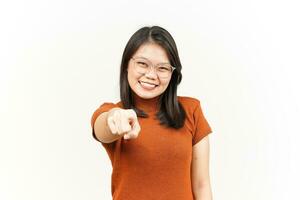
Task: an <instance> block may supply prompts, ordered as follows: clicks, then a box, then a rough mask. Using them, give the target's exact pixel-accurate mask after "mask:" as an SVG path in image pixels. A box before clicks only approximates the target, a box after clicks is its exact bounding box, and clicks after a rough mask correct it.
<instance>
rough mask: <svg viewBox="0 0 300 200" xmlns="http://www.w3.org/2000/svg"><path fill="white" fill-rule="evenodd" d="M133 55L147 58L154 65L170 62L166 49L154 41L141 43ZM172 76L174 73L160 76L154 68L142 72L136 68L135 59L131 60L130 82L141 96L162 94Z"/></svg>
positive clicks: (132, 87)
mask: <svg viewBox="0 0 300 200" xmlns="http://www.w3.org/2000/svg"><path fill="white" fill-rule="evenodd" d="M132 57H134V58H136V57H143V58H146V59H148V60H149V61H150V62H152V64H153V65H154V66H156V65H157V64H158V63H168V62H169V59H168V57H167V54H166V52H165V50H164V49H163V48H162V47H161V46H159V45H158V44H154V43H146V44H144V45H141V46H140V47H139V49H138V50H137V51H136V53H135V54H134V55H133V56H132ZM171 77H172V74H171V75H170V76H169V77H167V78H160V77H159V76H158V75H157V74H156V72H155V70H154V69H153V68H152V69H151V70H149V72H148V73H146V74H140V73H138V72H137V71H136V70H135V69H134V60H133V59H130V60H129V63H128V82H129V85H130V87H131V89H132V90H133V92H134V93H136V94H137V95H138V96H140V97H141V98H144V99H151V98H153V97H156V96H159V95H161V94H162V93H163V92H164V91H165V90H166V89H167V87H168V85H169V82H170V80H171ZM147 83H148V84H147ZM149 84H150V85H149Z"/></svg>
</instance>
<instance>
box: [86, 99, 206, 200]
mask: <svg viewBox="0 0 300 200" xmlns="http://www.w3.org/2000/svg"><path fill="white" fill-rule="evenodd" d="M135 99H136V104H137V107H138V108H141V109H143V110H144V111H146V112H147V113H148V114H149V115H150V118H138V120H139V124H140V126H141V131H140V133H139V136H138V137H137V138H136V139H129V140H124V139H123V137H122V138H120V139H118V140H116V141H114V142H112V143H109V144H107V143H102V142H101V141H100V143H101V144H102V146H103V147H104V148H105V150H106V152H107V154H108V156H109V158H110V160H111V164H112V169H113V170H112V175H111V193H112V196H113V199H114V200H150V199H151V200H152V199H153V200H193V193H192V185H191V173H190V172H191V171H190V170H191V161H192V146H193V145H195V144H196V143H197V142H199V141H200V140H201V139H202V138H203V137H205V136H206V135H208V134H209V133H211V132H212V129H211V127H210V126H209V124H208V122H207V120H206V119H205V117H204V115H203V112H202V109H201V106H200V101H199V100H198V99H196V98H192V97H183V96H178V101H179V102H181V104H182V105H183V107H184V109H185V111H186V114H187V118H186V121H185V125H184V127H182V128H180V129H178V130H176V129H173V128H166V127H165V126H162V125H159V121H158V120H157V119H155V111H156V107H155V105H156V102H157V100H158V98H154V99H151V100H144V99H141V98H139V97H137V96H135ZM114 107H120V108H122V103H121V102H118V103H111V102H104V103H103V104H101V105H100V107H99V108H98V109H97V110H96V111H95V112H94V113H93V116H92V118H91V125H92V133H93V136H94V123H95V121H96V118H97V117H98V116H99V115H100V114H101V113H103V112H106V111H109V110H110V109H111V108H114ZM94 138H95V136H94ZM95 139H96V138H95Z"/></svg>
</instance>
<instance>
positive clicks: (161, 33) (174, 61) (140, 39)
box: [120, 26, 186, 129]
mask: <svg viewBox="0 0 300 200" xmlns="http://www.w3.org/2000/svg"><path fill="white" fill-rule="evenodd" d="M146 43H155V44H158V45H160V46H161V47H162V48H163V49H164V50H165V51H166V53H167V56H168V59H169V62H170V63H171V65H172V66H174V67H175V68H176V69H174V71H173V73H172V77H171V80H170V82H169V85H168V87H167V89H166V90H165V91H164V93H163V94H161V95H160V97H159V101H158V103H159V108H160V109H159V111H158V113H156V117H157V118H158V119H159V121H160V124H162V125H166V126H167V127H173V128H176V129H179V128H181V127H183V125H184V120H185V118H186V113H185V111H184V109H183V106H182V105H181V104H180V102H179V101H178V99H177V86H178V85H179V83H180V82H181V79H182V74H181V68H182V67H181V62H180V59H179V56H178V51H177V47H176V44H175V41H174V39H173V37H172V36H171V34H170V33H169V32H168V31H167V30H165V29H164V28H162V27H160V26H151V27H147V26H146V27H142V28H140V29H139V30H137V31H136V32H135V33H134V34H133V35H132V36H131V38H130V39H129V41H128V42H127V45H126V47H125V49H124V52H123V56H122V61H121V70H120V98H121V102H122V104H123V107H124V109H134V110H135V112H136V113H137V116H138V117H144V118H147V117H148V114H147V113H145V112H144V111H143V110H140V109H138V108H136V107H135V103H134V98H133V94H132V93H133V91H132V90H131V88H130V86H129V83H128V77H127V75H128V74H127V73H128V72H127V68H128V63H129V60H130V58H131V57H132V55H133V54H134V53H135V52H136V51H137V50H138V48H139V47H140V46H141V45H143V44H146Z"/></svg>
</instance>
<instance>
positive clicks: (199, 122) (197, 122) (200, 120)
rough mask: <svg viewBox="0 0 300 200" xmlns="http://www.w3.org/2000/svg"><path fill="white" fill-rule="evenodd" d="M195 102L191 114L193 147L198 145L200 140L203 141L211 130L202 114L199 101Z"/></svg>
mask: <svg viewBox="0 0 300 200" xmlns="http://www.w3.org/2000/svg"><path fill="white" fill-rule="evenodd" d="M196 102H197V103H196V107H195V110H194V113H193V118H194V129H193V133H194V134H193V141H192V144H193V145H195V144H196V143H198V142H199V141H200V140H201V139H203V138H204V137H205V136H207V135H208V134H210V133H211V132H212V129H211V127H210V125H209V124H208V122H207V120H206V118H205V116H204V114H203V111H202V108H201V105H200V101H199V100H198V99H197V100H196Z"/></svg>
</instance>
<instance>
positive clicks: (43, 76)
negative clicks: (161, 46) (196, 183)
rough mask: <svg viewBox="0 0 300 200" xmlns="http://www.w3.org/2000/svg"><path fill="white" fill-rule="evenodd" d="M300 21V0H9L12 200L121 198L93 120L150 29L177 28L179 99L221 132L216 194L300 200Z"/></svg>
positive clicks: (4, 190) (7, 169) (4, 54)
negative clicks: (131, 46) (139, 37)
mask: <svg viewBox="0 0 300 200" xmlns="http://www.w3.org/2000/svg"><path fill="white" fill-rule="evenodd" d="M299 17H300V16H299V6H298V5H297V4H296V1H294V2H292V1H271V0H270V1H267V0H254V1H242V0H229V1H223V0H212V1H194V2H192V1H184V2H181V3H179V2H178V3H177V2H174V1H156V0H154V1H141V0H139V1H125V0H123V1H119V2H117V1H110V2H108V1H99V0H98V1H96V0H95V1H71V0H70V1H66V0H51V1H50V0H49V1H41V0H35V1H34V0H27V1H21V0H19V1H6V2H5V1H2V2H1V3H0V22H1V27H0V29H1V31H0V69H1V71H0V78H1V80H0V81H1V82H0V92H1V98H0V101H1V102H0V109H1V110H0V111H1V116H0V117H1V118H0V120H1V121H0V134H1V135H0V137H1V138H0V159H1V160H0V162H1V163H0V199H1V200H17V199H22V200H41V199H43V200H53V199H55V200H71V199H72V200H82V199H88V200H97V199H103V200H109V199H111V194H110V175H111V165H110V161H109V159H108V156H107V154H106V152H105V150H104V148H103V147H102V146H101V145H100V144H99V143H97V142H96V141H95V140H94V139H93V138H92V135H91V126H90V119H91V116H92V113H93V112H94V110H95V109H96V108H97V107H98V106H99V105H100V104H101V103H102V102H104V101H108V102H116V101H118V98H119V96H118V92H119V89H118V87H119V86H118V77H119V66H120V62H121V55H122V53H123V49H124V47H125V45H126V43H127V41H128V40H129V38H130V36H131V35H132V34H133V33H134V32H135V31H136V30H137V29H139V28H141V27H142V26H149V25H159V26H162V27H164V28H166V29H167V30H168V31H169V32H170V33H171V34H172V35H173V37H174V39H175V41H176V43H177V46H178V50H179V55H180V58H181V61H182V65H183V71H182V73H183V80H182V83H181V84H180V85H179V89H178V90H179V91H178V95H186V96H193V97H196V98H199V99H200V101H201V105H202V108H203V111H204V114H205V116H206V118H207V120H208V121H209V123H210V125H211V127H212V129H213V133H212V134H211V136H210V141H211V162H210V165H211V182H212V189H213V196H214V199H215V200H253V199H255V200H292V199H300V194H299V188H298V182H299V179H300V173H299V168H300V164H299V155H298V154H299V153H298V152H299V151H300V147H299V139H300V136H299V134H300V129H299V122H300V120H299V114H300V112H299V111H300V104H299V102H300V95H299V91H300V90H299V87H298V85H300V81H299V80H297V79H298V78H299V75H300V74H299V71H298V68H299V67H300V63H299V54H300V51H299V47H300V40H299V35H300V31H299Z"/></svg>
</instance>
